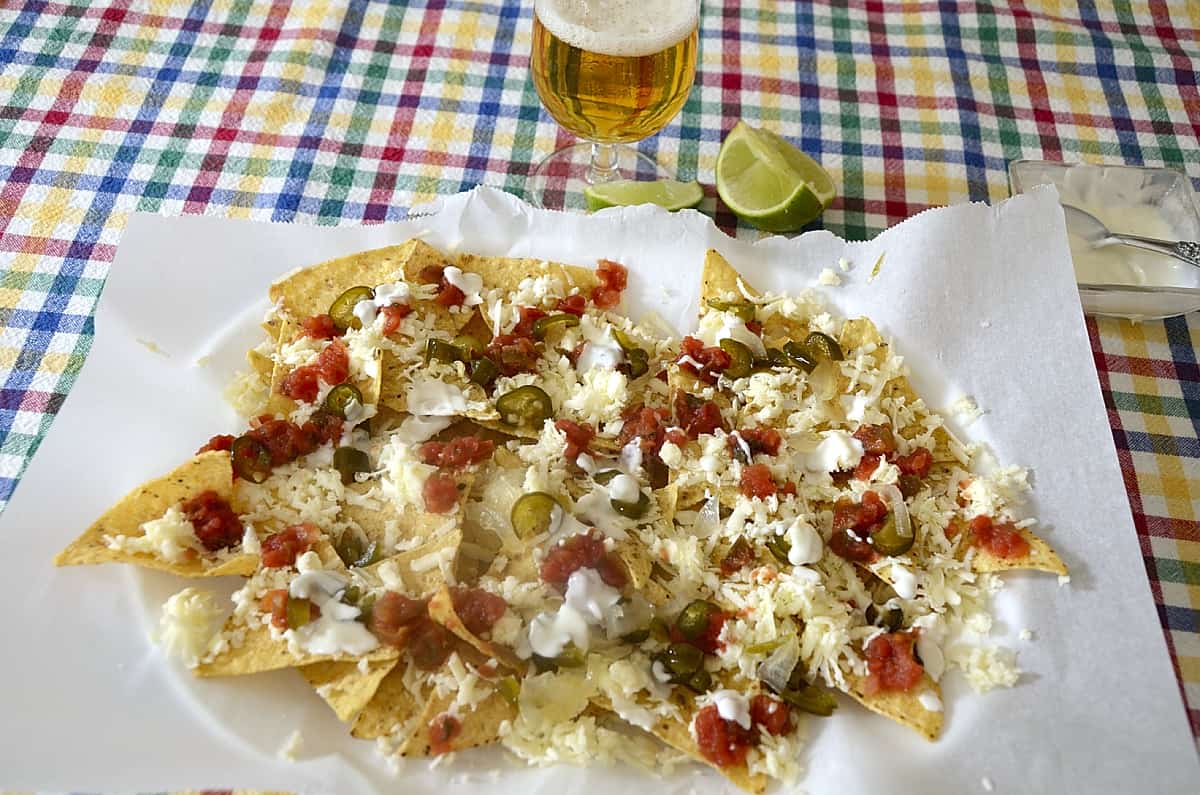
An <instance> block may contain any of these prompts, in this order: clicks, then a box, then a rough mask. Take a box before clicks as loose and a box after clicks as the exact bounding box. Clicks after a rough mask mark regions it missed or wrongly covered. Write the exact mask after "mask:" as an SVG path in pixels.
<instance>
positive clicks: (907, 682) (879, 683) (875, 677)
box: [863, 632, 925, 696]
mask: <svg viewBox="0 0 1200 795" xmlns="http://www.w3.org/2000/svg"><path fill="white" fill-rule="evenodd" d="M916 642H917V639H916V636H915V635H913V633H912V632H889V633H886V634H883V635H877V636H875V637H874V638H872V639H871V642H870V643H868V644H867V653H866V657H867V671H868V672H869V675H868V676H867V681H866V683H865V684H864V685H863V690H864V692H866V694H867V695H868V696H873V695H875V694H876V693H881V692H900V693H902V692H905V691H908V690H912V689H913V687H915V686H916V684H917V683H918V682H920V681H921V677H922V675H923V674H924V673H925V668H924V667H923V666H922V665H921V663H919V662H917V658H916V654H915V653H914V651H913V647H914V646H915V645H916Z"/></svg>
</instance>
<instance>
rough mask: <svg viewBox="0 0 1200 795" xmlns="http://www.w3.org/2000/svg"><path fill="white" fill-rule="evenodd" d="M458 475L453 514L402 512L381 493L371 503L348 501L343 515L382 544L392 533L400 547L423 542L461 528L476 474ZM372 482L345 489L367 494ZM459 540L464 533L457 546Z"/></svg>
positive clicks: (414, 509)
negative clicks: (456, 502) (466, 503)
mask: <svg viewBox="0 0 1200 795" xmlns="http://www.w3.org/2000/svg"><path fill="white" fill-rule="evenodd" d="M455 478H456V480H457V481H458V486H459V488H458V506H457V507H456V508H455V511H454V513H429V512H428V511H425V510H423V509H418V508H415V507H413V506H408V507H406V508H405V509H404V510H403V511H401V510H397V508H396V506H395V504H394V503H393V502H392V501H391V500H390V499H388V498H387V496H386V495H382V494H381V495H379V496H378V498H377V499H376V500H375V501H374V502H375V504H371V503H369V502H368V503H365V504H358V505H352V504H350V503H349V502H347V503H343V505H342V509H341V517H342V518H343V519H345V520H347V521H349V522H352V523H354V524H357V525H358V527H359V528H360V529H361V530H362V531H363V533H364V534H365V535H366V537H367V539H368V540H369V541H374V542H376V543H378V544H380V545H381V547H382V545H383V544H384V543H385V540H386V539H387V538H388V537H389V536H390V537H391V538H393V539H394V540H395V543H396V544H397V545H398V547H399V548H401V549H403V548H405V547H406V546H408V545H411V544H414V543H418V542H419V543H420V544H424V543H425V542H426V541H430V540H433V539H434V538H438V537H441V536H443V535H448V534H449V531H450V530H451V529H452V528H458V527H459V526H460V525H461V524H462V520H463V514H464V507H463V504H464V503H465V502H466V501H467V497H468V495H469V494H470V493H471V483H472V481H473V479H474V473H473V472H471V471H469V470H468V471H465V472H460V473H457V474H456V476H455ZM373 485H375V482H374V481H370V480H368V481H366V482H364V483H353V484H350V485H348V486H346V491H347V492H353V493H356V494H359V495H365V494H366V493H367V492H368V491H370V489H371V487H372V486H373ZM389 528H390V530H389ZM459 541H461V534H459V537H458V539H457V540H456V541H455V545H456V546H457V544H458V543H459ZM390 551H391V550H390V549H386V550H383V552H384V554H387V553H388V552H390Z"/></svg>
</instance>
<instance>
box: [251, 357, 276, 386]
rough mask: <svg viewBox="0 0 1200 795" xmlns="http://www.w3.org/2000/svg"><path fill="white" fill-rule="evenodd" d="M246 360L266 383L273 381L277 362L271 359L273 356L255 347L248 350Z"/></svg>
mask: <svg viewBox="0 0 1200 795" xmlns="http://www.w3.org/2000/svg"><path fill="white" fill-rule="evenodd" d="M246 361H247V362H249V363H250V369H251V370H253V371H254V372H255V373H257V374H258V377H259V378H261V379H262V380H263V381H264V382H265V383H268V384H269V383H271V379H272V375H273V373H274V371H275V362H273V361H271V357H270V356H267V355H266V354H265V353H262V352H260V351H259V350H257V349H255V348H251V349H250V350H248V351H246Z"/></svg>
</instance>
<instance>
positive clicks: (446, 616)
mask: <svg viewBox="0 0 1200 795" xmlns="http://www.w3.org/2000/svg"><path fill="white" fill-rule="evenodd" d="M429 617H430V618H432V619H433V620H434V621H436V622H438V623H439V624H441V625H442V626H443V627H445V628H446V629H448V630H450V631H451V632H453V633H454V634H455V635H457V636H458V637H459V638H460V639H462V640H463V641H465V642H467V643H469V644H471V647H472V648H474V649H475V650H476V651H478V652H479V653H480V654H482V655H484V656H485V657H490V658H491V659H493V660H496V661H497V662H499V663H500V664H501V665H503V666H505V667H506V668H510V669H512V670H514V671H516V670H520V669H521V668H523V667H524V663H522V661H521V659H520V658H519V657H517V655H516V654H515V653H514V652H513V651H512V650H511V649H509V648H507V647H505V646H502V645H500V644H499V643H492V642H491V641H489V640H484V639H483V638H481V637H479V636H478V635H475V634H473V633H472V632H471V631H470V630H469V629H467V627H466V625H465V624H463V622H462V619H461V618H459V617H458V613H456V612H455V610H454V598H453V597H452V596H451V594H450V589H449V588H448V587H446V585H445V584H443V585H442V586H441V588H439V589H438V591H437V592H436V593H435V594H434V595H433V596H432V597H431V598H430V600H429Z"/></svg>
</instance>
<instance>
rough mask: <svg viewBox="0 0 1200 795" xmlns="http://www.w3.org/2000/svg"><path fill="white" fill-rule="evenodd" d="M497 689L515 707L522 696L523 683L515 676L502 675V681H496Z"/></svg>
mask: <svg viewBox="0 0 1200 795" xmlns="http://www.w3.org/2000/svg"><path fill="white" fill-rule="evenodd" d="M496 690H497V691H498V692H499V693H500V697H501V698H503V699H504V700H505V701H507V702H508V703H509V704H512V705H513V706H514V707H515V706H516V705H517V701H518V700H519V699H520V698H521V683H520V681H518V679H517V677H515V676H503V677H501V678H500V681H498V682H496Z"/></svg>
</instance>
